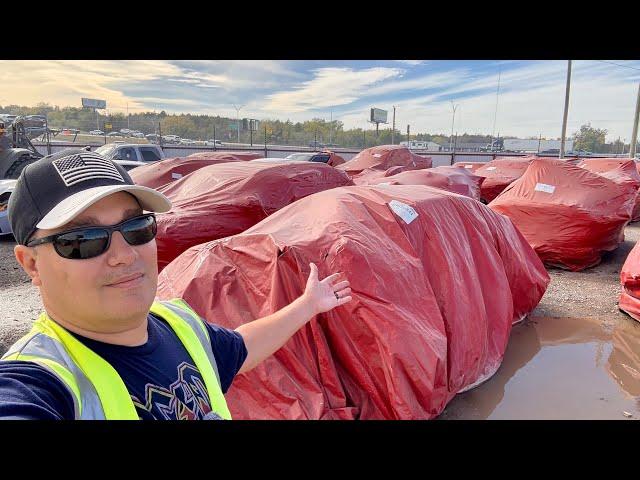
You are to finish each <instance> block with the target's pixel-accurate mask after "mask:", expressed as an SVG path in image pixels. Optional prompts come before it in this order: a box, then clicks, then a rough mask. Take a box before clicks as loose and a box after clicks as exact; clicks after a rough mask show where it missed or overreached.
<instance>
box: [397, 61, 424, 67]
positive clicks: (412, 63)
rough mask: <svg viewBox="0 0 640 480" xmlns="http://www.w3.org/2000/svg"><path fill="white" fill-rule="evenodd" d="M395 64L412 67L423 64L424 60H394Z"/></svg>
mask: <svg viewBox="0 0 640 480" xmlns="http://www.w3.org/2000/svg"><path fill="white" fill-rule="evenodd" d="M396 62H400V63H405V64H407V65H411V66H414V67H415V66H418V65H422V64H423V63H425V61H424V60H396Z"/></svg>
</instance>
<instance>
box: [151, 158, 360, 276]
mask: <svg viewBox="0 0 640 480" xmlns="http://www.w3.org/2000/svg"><path fill="white" fill-rule="evenodd" d="M345 185H352V182H351V180H350V179H349V177H348V176H347V175H346V174H345V173H344V172H341V171H339V170H336V169H335V168H333V167H330V166H328V165H325V164H323V163H312V162H288V163H283V162H261V161H251V162H233V163H220V164H217V165H211V166H208V167H203V168H201V169H199V170H196V171H195V172H193V173H191V174H189V175H187V176H186V177H183V178H181V179H180V180H176V181H175V182H173V183H171V184H169V185H166V186H164V187H162V188H160V189H159V191H161V192H162V193H163V194H165V195H166V196H167V197H169V199H170V200H171V203H172V208H171V210H170V211H169V212H167V213H162V214H158V215H157V219H158V234H157V236H156V242H157V244H158V267H159V269H162V268H164V267H165V266H166V265H167V264H168V263H169V262H170V261H171V260H173V259H174V258H175V257H177V256H178V255H179V254H180V253H182V252H183V251H184V250H186V249H187V248H189V247H191V246H193V245H197V244H198V243H202V242H208V241H210V240H214V239H216V238H222V237H227V236H229V235H234V234H236V233H240V232H242V231H244V230H246V229H247V228H249V227H251V226H253V225H255V224H256V223H258V222H259V221H260V220H262V219H264V218H265V217H267V216H269V215H271V214H272V213H274V212H275V211H277V210H279V209H281V208H282V207H284V206H286V205H289V204H290V203H293V202H295V201H296V200H298V199H300V198H302V197H306V196H307V195H311V194H312V193H316V192H319V191H322V190H327V189H329V188H335V187H342V186H345Z"/></svg>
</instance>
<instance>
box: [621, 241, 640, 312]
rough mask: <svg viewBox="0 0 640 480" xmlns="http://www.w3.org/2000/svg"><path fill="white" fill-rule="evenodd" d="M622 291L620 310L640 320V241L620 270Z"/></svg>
mask: <svg viewBox="0 0 640 480" xmlns="http://www.w3.org/2000/svg"><path fill="white" fill-rule="evenodd" d="M620 283H621V284H622V292H620V298H619V299H618V307H619V308H620V310H623V311H624V312H626V313H628V314H629V315H630V316H631V317H632V318H634V319H636V320H638V321H640V242H637V243H636V245H635V246H634V247H633V249H632V250H631V252H629V256H628V257H627V259H626V260H625V262H624V265H623V266H622V270H621V271H620Z"/></svg>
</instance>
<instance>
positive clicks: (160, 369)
mask: <svg viewBox="0 0 640 480" xmlns="http://www.w3.org/2000/svg"><path fill="white" fill-rule="evenodd" d="M205 325H206V327H207V330H208V332H209V338H210V339H211V346H212V348H213V354H214V356H215V359H216V363H217V366H218V374H219V375H220V383H221V386H222V391H223V392H225V393H226V391H227V390H228V389H229V387H230V386H231V382H232V381H233V378H234V377H235V375H236V374H237V373H238V371H239V370H240V367H241V366H242V364H243V362H244V360H245V358H246V357H247V349H246V347H245V344H244V340H243V339H242V336H241V335H240V334H239V333H238V332H235V331H233V330H228V329H226V328H223V327H220V326H216V325H211V324H208V323H205ZM147 331H148V334H149V338H148V340H147V342H146V343H145V344H144V345H140V346H137V347H127V346H123V345H112V344H108V343H104V342H99V341H96V340H92V339H89V338H86V337H82V336H80V335H77V334H73V335H74V336H75V337H76V338H77V339H78V340H80V341H81V342H82V343H83V344H84V345H86V346H87V347H88V348H89V349H91V350H92V351H94V352H95V353H97V354H98V355H100V356H101V357H102V358H103V359H104V360H106V361H107V362H108V363H109V364H111V366H112V367H113V368H114V369H115V370H116V371H117V372H118V374H119V375H120V377H121V378H122V380H123V382H124V384H125V385H126V387H127V390H128V391H129V394H130V395H131V399H132V401H133V404H134V405H135V407H136V410H137V412H138V416H139V417H140V418H141V419H143V420H152V419H158V420H162V419H166V420H183V419H184V420H201V419H203V418H204V417H205V416H207V414H209V415H208V418H211V417H213V418H215V417H216V414H215V412H213V413H210V412H211V402H210V400H209V396H208V394H207V389H206V387H205V384H204V381H203V379H202V376H201V375H200V372H199V371H198V369H197V368H196V367H195V362H194V361H193V360H192V359H191V356H190V355H189V353H188V352H187V350H186V349H185V347H184V346H183V345H182V342H181V341H180V340H179V339H178V337H177V335H176V334H175V332H174V331H173V330H172V329H171V327H170V326H169V325H168V324H167V323H166V322H164V321H162V320H160V319H158V318H157V317H155V316H154V315H152V314H149V322H148V328H147ZM73 417H74V412H73V398H72V396H71V393H70V392H69V390H68V389H67V388H66V386H65V384H64V383H62V381H61V380H59V379H58V377H56V376H55V375H53V374H52V373H50V372H49V371H48V370H46V369H45V368H43V367H41V366H39V365H37V364H35V363H33V362H24V361H19V360H12V361H2V362H0V419H11V418H13V419H73Z"/></svg>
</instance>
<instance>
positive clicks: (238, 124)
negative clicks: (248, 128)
mask: <svg viewBox="0 0 640 480" xmlns="http://www.w3.org/2000/svg"><path fill="white" fill-rule="evenodd" d="M242 107H244V105H240V106H239V107H236V105H235V103H234V104H233V108H235V109H236V124H237V125H236V126H237V127H238V143H240V109H241V108H242ZM265 128H266V127H265ZM265 131H266V130H265Z"/></svg>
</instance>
